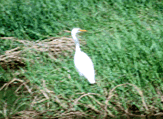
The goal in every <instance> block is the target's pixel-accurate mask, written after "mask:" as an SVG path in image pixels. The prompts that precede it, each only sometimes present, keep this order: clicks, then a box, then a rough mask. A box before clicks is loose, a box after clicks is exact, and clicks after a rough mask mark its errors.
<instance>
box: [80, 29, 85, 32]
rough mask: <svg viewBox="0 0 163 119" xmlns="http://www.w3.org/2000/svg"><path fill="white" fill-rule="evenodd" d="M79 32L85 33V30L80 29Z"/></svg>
mask: <svg viewBox="0 0 163 119" xmlns="http://www.w3.org/2000/svg"><path fill="white" fill-rule="evenodd" d="M79 31H82V32H87V30H82V29H80V30H79Z"/></svg>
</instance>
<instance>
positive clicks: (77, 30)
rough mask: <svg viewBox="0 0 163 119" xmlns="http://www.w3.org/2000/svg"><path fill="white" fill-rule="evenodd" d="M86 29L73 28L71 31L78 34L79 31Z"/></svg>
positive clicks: (72, 33)
mask: <svg viewBox="0 0 163 119" xmlns="http://www.w3.org/2000/svg"><path fill="white" fill-rule="evenodd" d="M85 31H86V30H82V29H80V28H73V29H72V31H71V35H72V36H73V35H76V34H77V33H79V32H85Z"/></svg>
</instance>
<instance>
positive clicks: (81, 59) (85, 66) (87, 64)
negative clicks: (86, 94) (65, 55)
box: [74, 51, 95, 83]
mask: <svg viewBox="0 0 163 119" xmlns="http://www.w3.org/2000/svg"><path fill="white" fill-rule="evenodd" d="M74 63H75V67H76V69H77V70H78V72H79V74H81V75H83V76H84V77H85V78H87V79H88V81H89V82H90V83H91V82H92V83H93V82H95V71H94V66H93V62H92V60H91V59H90V58H89V56H88V55H87V54H86V53H84V52H82V51H80V52H76V53H75V56H74Z"/></svg>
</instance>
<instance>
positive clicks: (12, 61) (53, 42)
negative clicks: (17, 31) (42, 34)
mask: <svg viewBox="0 0 163 119" xmlns="http://www.w3.org/2000/svg"><path fill="white" fill-rule="evenodd" d="M0 39H3V40H5V39H9V40H12V41H15V42H19V43H20V44H22V47H16V48H14V49H11V50H7V51H5V54H4V55H0V65H1V66H2V67H3V69H7V68H10V69H17V68H18V67H23V66H25V61H29V60H30V59H27V58H26V52H29V53H36V54H37V53H41V52H43V53H47V54H48V56H49V57H50V58H51V59H56V58H57V57H58V56H59V55H63V56H67V55H69V54H70V53H72V52H73V51H74V48H75V43H74V40H73V39H72V38H67V37H61V38H59V37H51V38H49V39H45V40H42V41H29V40H19V39H16V38H13V37H1V38H0ZM81 43H82V44H85V42H84V41H82V42H81ZM31 62H32V61H31Z"/></svg>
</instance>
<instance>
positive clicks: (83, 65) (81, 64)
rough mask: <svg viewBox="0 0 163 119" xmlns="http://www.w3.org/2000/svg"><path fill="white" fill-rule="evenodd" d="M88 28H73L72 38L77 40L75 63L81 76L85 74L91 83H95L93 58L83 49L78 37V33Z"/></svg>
mask: <svg viewBox="0 0 163 119" xmlns="http://www.w3.org/2000/svg"><path fill="white" fill-rule="evenodd" d="M84 31H86V30H81V29H80V28H73V29H72V31H71V35H72V38H73V39H74V41H75V45H76V49H75V50H76V51H75V55H74V64H75V67H76V69H77V71H78V72H79V74H80V76H84V77H85V78H86V79H87V80H88V81H89V83H90V84H94V83H95V71H94V66H93V62H92V60H91V59H90V58H89V56H88V55H87V54H86V53H84V52H83V51H81V49H80V44H79V40H78V38H77V37H76V35H77V33H79V32H84Z"/></svg>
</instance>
